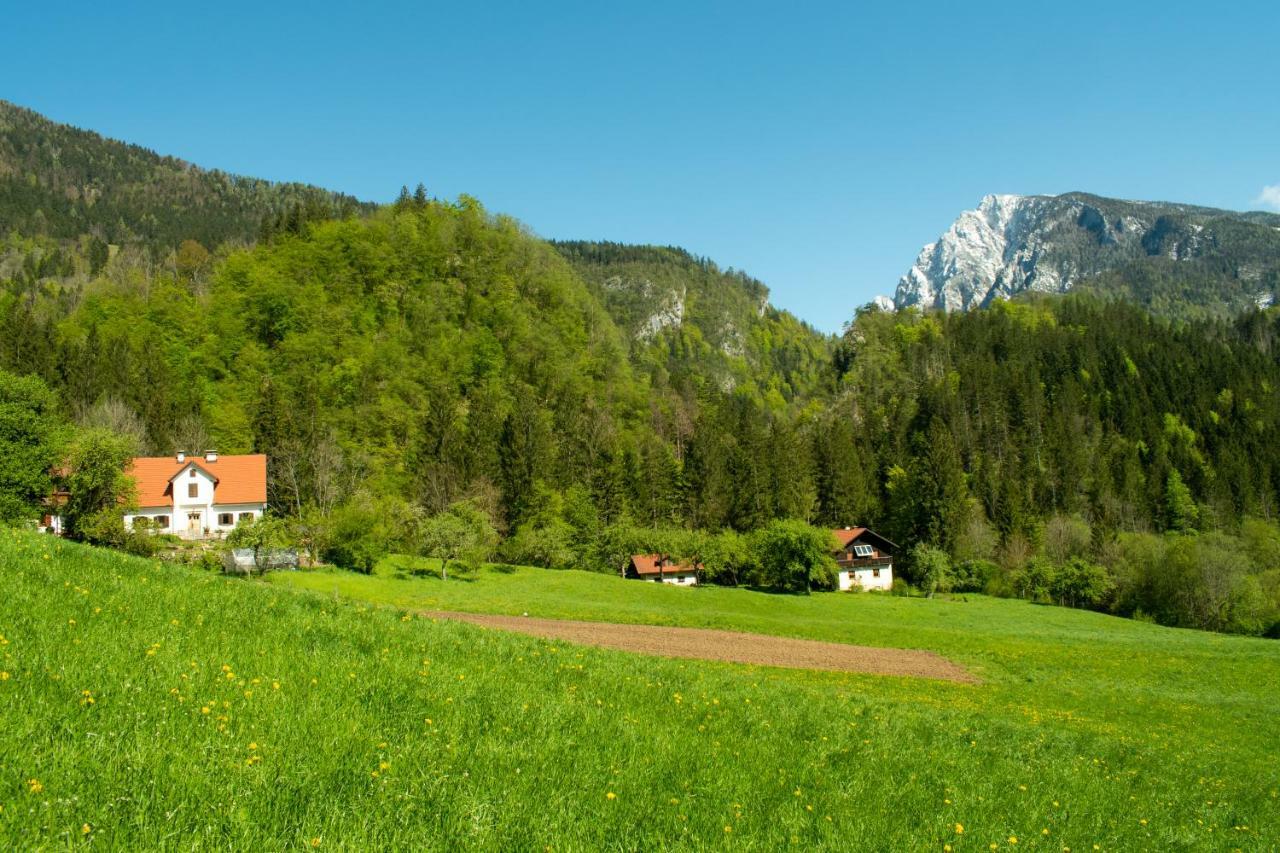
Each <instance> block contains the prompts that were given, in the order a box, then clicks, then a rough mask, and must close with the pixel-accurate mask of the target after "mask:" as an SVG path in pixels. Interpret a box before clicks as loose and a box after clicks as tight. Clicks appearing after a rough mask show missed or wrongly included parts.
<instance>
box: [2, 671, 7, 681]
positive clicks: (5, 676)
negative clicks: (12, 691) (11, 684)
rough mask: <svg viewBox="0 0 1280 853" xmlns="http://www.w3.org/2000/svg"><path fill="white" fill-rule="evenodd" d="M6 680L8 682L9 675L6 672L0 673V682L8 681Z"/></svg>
mask: <svg viewBox="0 0 1280 853" xmlns="http://www.w3.org/2000/svg"><path fill="white" fill-rule="evenodd" d="M8 680H9V673H8V672H0V681H8Z"/></svg>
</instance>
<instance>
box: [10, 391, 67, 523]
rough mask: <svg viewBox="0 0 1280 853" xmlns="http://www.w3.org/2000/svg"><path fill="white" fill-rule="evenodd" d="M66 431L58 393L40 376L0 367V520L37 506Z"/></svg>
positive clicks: (31, 512)
mask: <svg viewBox="0 0 1280 853" xmlns="http://www.w3.org/2000/svg"><path fill="white" fill-rule="evenodd" d="M66 433H67V430H66V427H65V424H64V423H63V422H62V420H61V418H60V417H59V416H58V403H57V398H56V397H55V396H54V394H53V392H52V391H50V390H49V388H48V387H47V386H46V385H45V384H44V383H43V382H41V381H40V380H39V379H38V378H36V377H34V376H14V375H13V374H11V373H6V372H5V371H3V370H0V522H15V521H19V520H30V519H32V518H33V517H35V516H36V515H37V514H38V513H39V512H40V509H41V505H42V504H43V503H44V501H45V499H46V498H48V496H49V493H50V492H51V491H52V488H53V482H52V478H51V472H52V471H53V469H54V467H55V466H56V465H57V463H58V462H59V461H61V456H62V450H63V445H64V443H65V440H66Z"/></svg>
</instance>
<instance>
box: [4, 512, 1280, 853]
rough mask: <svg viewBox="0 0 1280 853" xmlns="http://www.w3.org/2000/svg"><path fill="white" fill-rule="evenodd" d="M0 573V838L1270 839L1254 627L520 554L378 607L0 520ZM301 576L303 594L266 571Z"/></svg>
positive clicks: (1270, 772)
mask: <svg viewBox="0 0 1280 853" xmlns="http://www.w3.org/2000/svg"><path fill="white" fill-rule="evenodd" d="M0 566H3V571H4V573H5V576H6V577H5V580H6V594H5V595H4V596H3V597H0V635H2V636H3V641H0V672H3V673H4V675H3V676H0V714H2V715H3V720H4V726H3V727H2V728H0V807H2V809H3V810H2V811H0V845H2V846H4V847H7V848H18V849H30V848H34V847H55V846H56V847H69V846H79V845H81V844H84V843H86V842H92V843H94V844H99V845H106V846H108V847H119V848H129V849H137V848H145V847H152V848H153V847H161V846H164V847H188V848H207V847H217V848H236V849H244V848H264V847H265V848H271V849H278V848H281V847H303V846H306V847H312V846H319V847H323V848H352V849H355V848H361V849H367V848H370V847H375V846H376V847H388V846H389V847H397V848H409V847H412V848H418V849H421V848H437V849H442V848H446V847H457V846H472V847H484V848H502V849H512V848H520V849H527V848H533V847H535V846H536V847H538V848H544V847H547V846H550V847H551V848H553V849H588V848H590V849H600V848H605V849H610V848H613V849H635V848H653V847H657V846H664V847H668V848H671V847H690V848H692V847H708V846H722V845H723V846H730V845H732V846H734V847H735V849H736V848H739V847H742V848H775V847H779V846H785V845H787V844H795V845H798V846H801V847H806V848H822V847H826V848H831V849H849V848H850V847H851V846H855V845H861V846H864V847H877V848H893V849H902V848H913V849H921V848H924V849H928V848H933V849H939V850H941V849H943V846H944V845H951V847H952V848H953V849H956V850H963V849H982V850H986V849H989V847H990V846H991V845H996V846H997V847H999V848H1002V849H1003V848H1010V847H1016V848H1017V849H1022V848H1025V847H1036V848H1038V849H1053V850H1061V849H1062V848H1063V847H1070V848H1071V849H1074V850H1089V849H1092V847H1093V845H1095V844H1096V845H1098V846H1099V847H1100V848H1101V849H1118V848H1124V849H1135V848H1145V849H1169V848H1204V847H1209V848H1224V849H1229V848H1236V847H1239V848H1246V849H1264V848H1268V847H1271V846H1272V845H1274V843H1275V840H1276V838H1277V837H1280V819H1277V817H1276V814H1277V812H1278V811H1280V809H1277V788H1278V787H1280V778H1278V776H1277V770H1276V767H1275V764H1274V760H1273V758H1274V755H1275V754H1276V752H1277V747H1278V746H1280V737H1278V736H1277V730H1276V722H1275V711H1276V710H1277V707H1278V705H1280V703H1278V702H1277V699H1278V693H1280V691H1278V690H1277V687H1276V685H1277V684H1280V646H1276V645H1274V644H1271V643H1267V642H1264V641H1260V640H1249V639H1243V638H1233V637H1219V636H1213V635H1207V634H1199V633H1193V632H1185V631H1174V630H1168V629H1161V628H1155V627H1151V626H1146V625H1142V624H1138V623H1133V622H1126V621H1122V620H1116V619H1109V618H1106V617H1101V616H1096V615H1093V614H1087V613H1077V612H1068V611H1057V610H1048V609H1043V608H1033V607H1030V606H1026V605H1021V604H1018V603H1015V602H1006V601H988V600H971V601H968V602H959V601H957V602H944V601H903V600H897V599H889V598H873V597H870V596H858V597H843V598H840V597H836V596H833V595H829V596H815V597H813V598H811V599H799V598H778V597H765V596H758V595H755V594H751V593H745V592H740V591H730V590H698V591H690V590H664V589H656V588H655V587H654V586H653V585H650V586H645V585H642V584H627V583H625V582H623V581H619V580H616V579H613V578H607V577H598V576H590V575H577V574H569V573H564V574H553V573H535V572H532V571H523V570H521V571H517V572H516V573H514V574H510V575H504V574H501V573H497V572H492V573H490V572H482V573H481V574H480V575H479V577H478V579H477V580H475V581H474V582H471V583H465V582H453V581H451V582H449V583H442V582H438V581H431V580H426V579H404V580H401V579H397V578H396V577H394V575H392V576H384V577H374V578H372V579H370V582H371V583H375V584H381V585H383V586H384V587H387V588H392V589H395V588H397V587H395V585H396V584H399V585H400V587H398V589H400V590H409V593H408V594H407V596H406V597H405V598H404V599H403V600H402V601H401V604H402V606H401V607H391V606H386V607H375V606H370V605H367V604H361V603H357V602H348V601H345V600H341V599H338V598H335V597H334V596H333V595H332V594H331V593H332V592H333V591H335V589H336V590H337V591H338V592H339V593H341V594H343V595H346V596H354V595H356V594H357V593H360V592H361V590H360V589H359V588H357V587H356V586H354V585H346V586H343V585H342V584H341V583H339V581H345V580H347V576H337V575H328V576H326V575H298V576H296V577H291V578H284V579H283V580H284V581H285V582H284V583H270V584H263V583H255V582H245V581H240V580H229V579H224V578H222V577H218V576H213V575H208V574H203V573H199V572H196V571H193V570H188V569H180V568H174V567H169V566H162V565H159V564H157V563H154V562H149V561H144V560H139V559H135V558H130V557H126V556H122V555H119V554H116V553H112V552H107V551H98V550H93V549H89V548H85V547H82V546H76V545H72V544H68V543H63V542H60V541H56V540H53V539H50V538H42V537H36V536H34V535H30V534H23V533H15V532H12V531H0ZM303 580H305V581H306V582H308V583H312V584H313V585H315V586H317V587H318V588H319V589H320V591H321V592H320V594H316V593H307V592H300V591H297V590H293V589H289V588H287V586H289V585H293V584H297V583H299V582H300V581H303ZM364 592H366V593H369V594H370V597H381V598H384V599H385V598H390V597H391V596H390V595H389V594H388V593H386V592H385V591H383V592H378V591H377V590H373V589H372V588H370V589H366V590H364ZM375 593H376V595H375ZM522 595H527V596H530V597H529V598H526V599H522V598H521V596H522ZM679 596H683V597H679ZM428 599H430V603H431V604H432V605H433V606H448V607H457V608H465V607H468V606H469V604H470V605H472V606H474V607H475V608H476V609H491V610H505V611H507V612H513V611H514V612H519V611H520V609H521V608H525V609H528V608H529V607H530V606H535V607H536V606H538V605H537V604H534V605H530V604H529V603H528V602H529V601H537V600H540V601H541V602H542V606H541V607H540V609H539V615H576V616H579V617H583V616H586V617H589V618H602V617H608V618H612V619H628V618H630V619H632V620H633V621H644V620H647V619H648V618H650V617H651V616H652V617H656V620H657V621H666V622H671V623H682V624H717V625H722V626H732V627H741V628H746V629H749V630H760V631H772V632H775V633H789V634H797V635H806V636H824V637H826V638H835V639H859V640H861V641H871V640H876V641H879V642H882V643H885V644H889V645H897V646H920V647H926V648H934V649H937V650H939V651H943V652H944V653H946V654H949V655H951V656H953V657H954V658H956V659H957V660H960V661H961V662H963V663H965V664H966V665H968V666H970V667H971V668H973V669H974V670H975V671H976V672H978V673H979V674H980V675H981V676H982V677H983V678H984V679H985V680H984V682H983V683H982V684H977V685H963V684H949V683H941V682H923V681H915V680H911V679H900V678H883V677H874V676H857V675H845V674H834V673H811V672H803V671H782V670H768V669H762V668H750V667H743V666H732V665H724V664H711V663H699V662H693V661H683V662H677V661H668V660H662V659H657V658H646V657H639V656H633V655H628V654H625V653H620V652H610V651H604V650H597V649H591V648H577V647H572V646H565V645H564V644H560V643H554V642H548V641H541V640H536V639H532V638H527V637H520V636H512V635H506V634H501V633H497V632H490V631H485V630H483V629H478V628H475V627H472V626H468V625H463V624H453V623H445V622H439V623H436V622H432V621H430V620H427V619H421V618H415V616H414V615H413V611H412V610H409V609H407V606H408V605H412V606H413V607H417V606H418V605H419V604H422V603H426V602H427V601H428ZM575 599H577V600H578V601H580V602H582V603H581V605H580V606H576V607H575V605H574V604H573V603H572V602H573V601H574V600H575ZM625 602H638V603H637V604H634V605H631V606H628V605H627V604H626V603H625ZM1014 839H1016V842H1015V841H1014Z"/></svg>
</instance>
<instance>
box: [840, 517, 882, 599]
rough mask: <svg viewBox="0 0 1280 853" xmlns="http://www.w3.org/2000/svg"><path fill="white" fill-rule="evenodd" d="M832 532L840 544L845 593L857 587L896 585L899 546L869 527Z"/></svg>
mask: <svg viewBox="0 0 1280 853" xmlns="http://www.w3.org/2000/svg"><path fill="white" fill-rule="evenodd" d="M831 532H832V533H833V534H835V537H836V542H838V543H839V545H840V548H839V550H838V551H836V552H835V555H834V556H835V558H836V565H837V566H838V567H839V579H840V584H839V588H840V590H841V591H842V592H843V591H845V590H850V589H853V588H854V587H858V588H859V589H891V588H892V587H893V552H894V551H896V550H897V549H898V546H897V545H894V544H893V543H892V542H890V541H889V540H888V539H885V538H884V537H883V536H881V535H880V534H878V533H876V532H874V531H872V530H868V529H867V528H865V527H845V528H843V529H842V530H833V531H831Z"/></svg>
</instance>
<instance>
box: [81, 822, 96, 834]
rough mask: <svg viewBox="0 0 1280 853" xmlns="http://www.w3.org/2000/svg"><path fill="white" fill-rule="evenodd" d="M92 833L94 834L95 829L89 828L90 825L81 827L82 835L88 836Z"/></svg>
mask: <svg viewBox="0 0 1280 853" xmlns="http://www.w3.org/2000/svg"><path fill="white" fill-rule="evenodd" d="M90 832H93V829H92V827H90V826H89V824H87V823H86V824H84V825H82V826H81V827H80V834H81V835H88V834H89V833H90Z"/></svg>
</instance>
